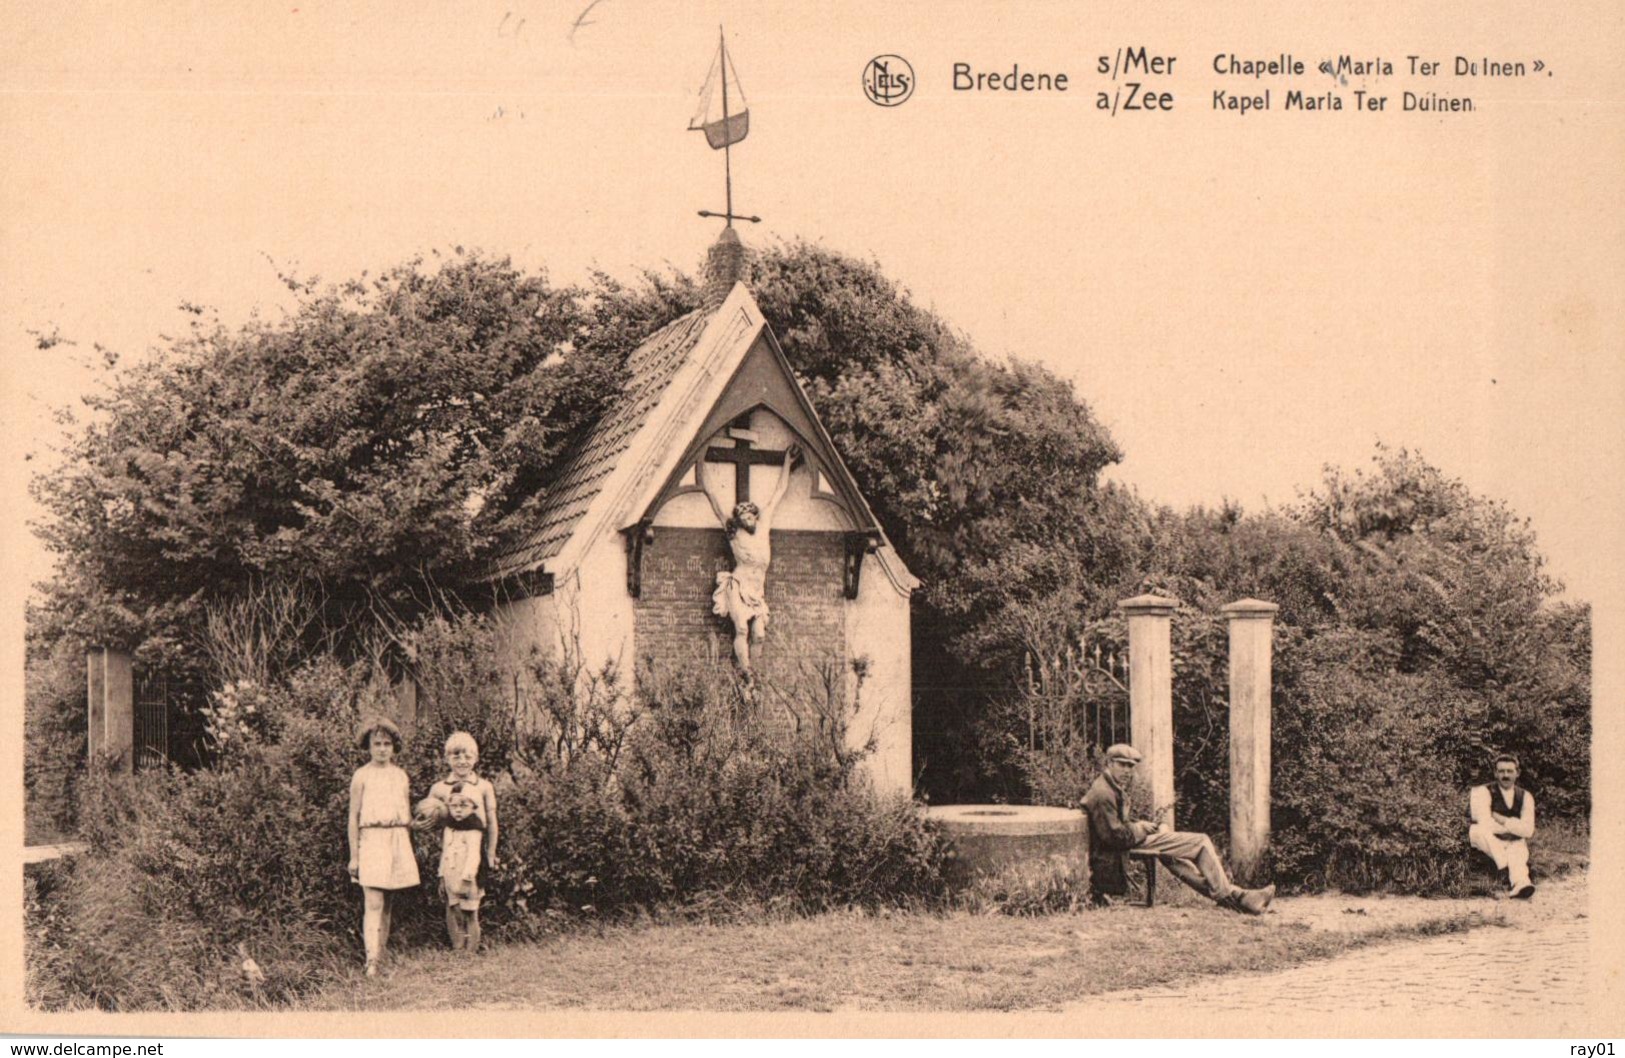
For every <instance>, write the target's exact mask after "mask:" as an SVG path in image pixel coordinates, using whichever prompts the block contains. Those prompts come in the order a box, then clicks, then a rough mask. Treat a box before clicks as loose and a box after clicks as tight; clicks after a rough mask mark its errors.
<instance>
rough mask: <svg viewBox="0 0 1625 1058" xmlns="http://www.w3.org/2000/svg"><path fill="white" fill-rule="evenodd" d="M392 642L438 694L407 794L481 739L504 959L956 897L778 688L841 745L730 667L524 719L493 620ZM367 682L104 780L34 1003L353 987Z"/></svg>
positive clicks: (404, 909) (491, 907)
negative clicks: (650, 922) (568, 934)
mask: <svg viewBox="0 0 1625 1058" xmlns="http://www.w3.org/2000/svg"><path fill="white" fill-rule="evenodd" d="M400 642H401V643H403V644H407V645H409V646H410V647H411V648H412V649H411V653H410V655H409V656H410V657H412V658H413V659H414V660H415V663H416V665H417V672H418V677H419V681H420V687H428V688H430V689H431V690H432V694H433V697H432V699H430V697H429V695H424V696H423V698H424V699H428V708H429V710H430V711H429V713H428V715H426V716H424V717H423V718H422V720H421V722H420V723H419V724H418V725H417V727H416V730H415V731H414V733H413V734H412V736H411V738H410V739H409V751H408V754H407V755H406V756H405V757H404V758H403V759H402V761H401V763H402V765H403V767H405V768H406V769H407V770H408V773H409V774H410V775H411V776H412V777H413V788H414V789H415V790H421V789H424V788H426V787H427V785H428V784H429V783H430V782H431V781H432V780H434V779H437V778H440V777H441V776H442V775H443V771H444V765H443V764H442V763H441V759H440V745H441V742H442V741H443V734H444V733H445V732H446V731H448V730H451V729H453V728H458V727H463V728H466V727H472V728H473V729H474V730H475V731H476V732H477V734H478V735H479V736H480V737H482V738H483V739H484V741H483V742H482V758H483V760H482V770H483V771H484V772H485V774H486V775H487V776H489V777H491V778H492V779H493V780H494V781H495V782H496V784H497V790H498V803H499V819H500V821H501V824H502V839H501V843H500V848H499V861H500V862H499V866H498V869H497V870H495V871H493V872H491V877H490V879H489V881H488V886H487V888H488V897H487V900H486V903H485V908H486V913H485V914H484V915H483V916H482V917H483V920H484V922H485V924H486V925H487V926H488V927H489V931H488V932H489V935H490V936H491V937H492V938H493V939H496V938H500V937H509V938H523V937H528V936H534V935H536V934H538V933H542V932H545V931H547V930H549V929H554V928H558V927H559V926H562V925H567V924H569V923H570V922H573V921H581V920H599V919H604V918H621V917H629V916H635V915H638V914H641V913H644V912H649V911H659V910H676V911H678V912H681V913H688V912H692V911H694V910H696V909H701V910H703V911H705V912H706V913H715V912H716V911H717V910H718V909H736V908H749V907H772V908H778V909H784V910H794V911H812V910H818V909H822V908H828V907H837V906H847V905H880V904H897V903H901V902H909V901H916V900H920V901H925V900H936V899H939V898H940V897H941V895H942V881H941V861H942V855H943V852H942V843H941V841H940V839H939V837H938V835H937V834H936V832H935V831H934V830H933V829H932V828H931V827H929V826H928V825H927V824H926V823H925V822H924V820H923V819H922V817H921V816H920V814H919V813H918V812H917V810H916V809H915V807H914V805H913V803H912V802H911V801H909V800H908V799H907V798H904V797H895V798H885V797H881V796H878V795H877V794H876V793H875V792H874V791H873V789H872V788H871V787H870V786H869V785H868V783H867V781H866V780H865V778H864V776H863V774H862V772H861V770H860V767H859V766H860V764H861V761H862V759H863V756H864V753H863V751H861V750H860V751H855V752H854V751H849V750H847V749H846V748H845V744H844V733H843V732H842V731H841V730H840V729H839V721H840V719H841V715H842V714H840V713H836V714H831V712H830V702H829V700H828V699H827V698H824V699H817V700H815V699H813V698H809V697H807V696H806V695H807V694H809V693H811V692H807V691H802V690H794V689H784V690H781V691H780V692H778V693H781V694H782V695H783V696H784V698H785V699H786V700H788V701H790V702H791V704H792V705H793V706H795V708H796V709H797V710H798V711H799V714H800V715H802V716H803V717H804V718H806V717H814V716H822V717H825V718H826V719H827V720H828V721H829V723H834V724H836V725H837V727H836V728H835V730H834V734H835V735H836V736H839V737H833V738H832V737H831V735H832V731H831V729H830V727H829V724H828V723H826V724H819V723H803V724H802V725H800V726H796V725H792V724H788V723H787V722H786V723H781V722H778V721H777V720H776V719H775V714H774V711H773V709H771V708H769V707H767V706H764V705H761V704H758V703H757V702H756V701H747V700H746V698H745V697H744V696H743V695H742V694H741V693H740V689H739V687H738V685H737V683H736V682H735V681H734V680H733V679H732V677H731V675H729V674H728V673H727V672H726V671H725V670H722V669H716V670H696V671H692V672H688V673H678V674H666V675H662V674H659V673H653V672H651V673H649V674H648V675H647V676H646V678H645V679H644V680H642V681H640V686H641V688H642V690H641V691H640V693H638V694H636V695H630V696H628V695H626V694H624V693H623V692H622V691H621V690H620V686H619V683H618V681H616V680H615V679H614V678H613V674H612V673H601V674H597V676H591V675H590V674H585V677H584V674H582V673H581V672H579V670H575V669H571V668H570V667H569V666H568V665H563V666H555V665H544V664H533V665H532V666H531V668H532V671H531V673H530V674H529V678H530V680H531V686H532V689H533V690H534V691H535V696H534V699H533V700H532V702H531V703H530V704H533V705H535V706H536V708H535V709H532V710H529V711H528V712H527V713H526V714H525V715H524V716H521V715H520V714H518V713H516V711H515V709H514V705H513V703H514V702H515V700H516V699H515V697H513V691H512V688H513V685H514V684H513V678H512V675H511V673H506V672H504V671H503V670H502V668H501V667H500V666H499V665H498V664H497V663H496V661H495V660H494V659H496V658H498V657H499V656H500V655H499V654H497V653H496V649H497V643H496V639H495V632H494V630H493V629H492V628H491V626H490V625H489V623H488V622H486V621H483V620H480V619H477V618H463V619H459V620H454V621H430V622H426V623H424V624H423V625H421V626H420V627H418V628H416V629H413V630H410V632H409V633H406V634H403V635H402V636H401V637H400ZM375 671H376V669H375V667H374V666H373V665H372V664H370V663H369V664H360V665H356V666H351V667H345V666H341V665H339V664H338V663H337V662H335V661H333V660H332V659H331V658H322V659H318V660H316V661H315V662H312V663H310V664H307V665H305V666H304V667H302V668H300V669H298V670H297V671H295V672H294V673H292V674H291V675H290V676H289V677H288V678H287V679H286V680H285V681H284V682H283V683H282V684H280V685H278V686H273V687H262V686H258V685H255V684H252V683H236V684H233V685H232V686H231V688H230V695H229V696H227V697H229V698H230V700H231V702H232V703H233V704H232V707H231V708H230V709H225V708H224V707H222V709H221V712H220V716H221V717H226V716H227V714H228V713H229V715H230V716H231V717H233V718H235V719H233V720H232V721H231V723H232V727H231V730H232V732H233V734H232V735H231V737H229V738H225V739H220V740H217V742H216V746H215V750H216V754H215V756H216V759H215V761H214V763H213V764H212V766H210V767H208V768H204V769H202V770H199V771H197V772H194V773H182V772H180V771H176V770H170V771H165V772H143V773H141V774H140V775H139V776H131V775H127V774H118V773H115V772H113V771H112V770H111V769H110V768H108V767H107V766H105V765H99V766H97V767H95V768H93V769H92V770H91V773H90V774H89V776H88V778H87V779H86V781H85V783H84V788H83V790H82V797H81V814H82V820H83V833H84V836H85V839H86V841H87V842H88V843H89V845H90V851H89V853H88V854H87V855H86V856H85V857H83V858H82V860H81V862H80V863H78V864H77V865H76V867H75V868H74V869H73V870H72V871H71V872H68V873H67V874H66V875H64V876H63V877H62V878H60V879H57V878H54V877H53V879H52V881H51V883H50V884H49V885H45V886H36V887H35V889H33V890H31V893H32V894H33V899H32V902H31V904H30V908H29V914H30V923H31V925H30V929H31V941H30V974H31V976H30V994H31V996H33V997H35V1000H36V1001H37V1002H40V1003H42V1004H46V1005H49V1006H53V1007H61V1006H74V1005H94V1006H99V1007H103V1008H107V1009H116V1010H131V1009H148V1008H176V1009H183V1008H198V1007H220V1006H255V1005H265V1004H276V1003H282V1002H286V1001H288V1000H290V999H292V998H294V997H297V996H298V995H301V994H303V993H305V992H307V991H310V990H312V989H314V988H317V987H320V986H321V985H322V984H324V983H327V982H329V981H331V980H333V979H334V978H335V977H337V976H338V975H340V974H342V973H344V972H345V971H346V969H350V970H353V969H354V967H355V966H357V965H358V964H359V961H360V952H361V943H360V937H359V925H360V921H359V920H360V917H361V916H360V910H361V909H360V900H359V893H358V891H357V889H356V887H355V886H354V885H353V884H352V883H351V882H350V880H349V877H348V873H347V870H346V864H347V859H348V850H347V847H346V841H345V830H346V813H347V807H348V792H349V782H350V776H351V775H352V773H353V772H354V770H355V768H356V767H358V766H359V765H360V764H361V763H363V760H364V757H363V755H362V753H361V752H360V751H359V750H358V749H357V748H356V747H355V744H354V742H353V737H354V730H355V727H356V724H357V721H358V719H359V718H360V717H361V716H363V715H370V714H372V713H374V712H377V711H380V710H382V709H384V708H385V707H387V706H390V705H392V704H393V702H394V696H393V695H392V693H391V692H390V691H389V690H388V689H387V688H381V687H380V684H379V683H378V682H377V681H376V680H375V679H373V673H374V672H375ZM856 683H857V685H858V686H859V687H861V679H859V680H857V681H856ZM769 690H770V689H768V688H763V690H762V693H761V699H762V700H763V701H767V700H770V699H771V694H770V693H769ZM216 700H217V702H224V701H225V700H226V699H225V697H220V696H217V699H216ZM250 704H252V705H253V706H254V708H253V710H252V711H250V710H248V709H247V706H248V705H250ZM854 704H855V703H854ZM843 708H845V707H844V706H843ZM245 718H250V719H245ZM487 747H489V749H487ZM493 764H497V765H505V766H506V770H503V771H500V772H498V771H494V770H493V768H492V765H493ZM438 845H439V843H438V841H437V840H435V839H434V838H433V837H429V838H414V846H415V847H416V849H417V853H418V858H419V867H420V874H421V876H422V878H423V881H424V885H423V886H422V887H421V888H420V889H418V890H416V891H412V892H407V893H404V894H399V895H398V896H397V898H396V907H395V913H394V930H393V933H392V936H391V945H392V947H393V948H396V949H399V948H402V947H410V946H412V945H414V944H422V943H437V944H438V943H439V942H440V938H441V936H442V930H443V928H444V925H443V916H442V913H441V907H440V905H439V902H438V900H437V899H436V898H435V897H434V895H433V894H434V879H435V876H436V874H437V867H438V864H437V862H436V857H437V853H438ZM35 923H37V924H38V925H37V926H36V925H35ZM35 930H37V931H38V936H37V937H36V936H35V933H34V932H33V931H35ZM247 959H251V960H252V961H253V963H254V965H255V966H257V968H258V971H259V974H258V975H250V974H247V973H245V972H244V960H247ZM250 977H253V978H254V979H252V980H251V979H250Z"/></svg>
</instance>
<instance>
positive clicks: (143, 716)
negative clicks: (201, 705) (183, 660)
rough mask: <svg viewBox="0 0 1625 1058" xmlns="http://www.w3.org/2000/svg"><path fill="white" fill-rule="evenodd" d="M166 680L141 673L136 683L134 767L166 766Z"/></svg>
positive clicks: (167, 727) (167, 699)
mask: <svg viewBox="0 0 1625 1058" xmlns="http://www.w3.org/2000/svg"><path fill="white" fill-rule="evenodd" d="M169 690H170V689H169V677H167V676H165V675H164V674H163V673H161V672H153V673H145V672H144V673H140V674H138V675H137V676H136V679H135V766H136V769H137V770H140V769H143V768H161V767H163V766H164V765H165V764H167V763H169V703H170V693H169Z"/></svg>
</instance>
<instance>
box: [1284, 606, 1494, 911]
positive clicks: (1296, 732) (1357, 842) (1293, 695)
mask: <svg viewBox="0 0 1625 1058" xmlns="http://www.w3.org/2000/svg"><path fill="white" fill-rule="evenodd" d="M1392 650H1393V647H1392V645H1391V644H1389V643H1387V642H1386V641H1384V640H1383V639H1382V637H1379V636H1373V635H1370V634H1358V633H1346V632H1336V633H1329V634H1325V635H1321V636H1318V637H1315V638H1313V639H1310V640H1308V641H1306V642H1304V643H1303V644H1302V646H1301V648H1299V649H1297V650H1294V651H1288V652H1286V653H1285V656H1283V658H1282V659H1281V661H1282V664H1281V665H1280V667H1279V668H1278V672H1279V673H1280V676H1281V689H1280V692H1279V693H1280V695H1281V697H1282V698H1283V699H1285V701H1286V703H1287V704H1286V706H1285V707H1284V708H1280V709H1278V710H1277V711H1276V718H1275V725H1274V743H1275V753H1274V760H1275V777H1274V782H1273V786H1272V792H1273V797H1274V810H1273V813H1272V819H1273V826H1274V837H1273V841H1274V855H1275V866H1276V872H1277V877H1278V878H1280V879H1281V880H1282V881H1283V882H1285V883H1287V884H1290V885H1298V886H1308V887H1321V886H1336V887H1340V888H1345V889H1351V890H1364V889H1372V888H1391V889H1397V890H1402V891H1413V892H1438V891H1440V890H1441V889H1445V888H1451V887H1456V886H1459V885H1460V884H1461V881H1462V879H1463V876H1464V874H1465V871H1466V869H1467V866H1468V863H1469V860H1468V854H1467V846H1466V826H1467V824H1466V815H1465V814H1466V797H1465V791H1464V788H1463V786H1462V780H1461V778H1460V777H1459V776H1458V774H1457V771H1456V768H1455V761H1456V760H1457V759H1458V756H1459V748H1460V743H1461V742H1462V740H1463V739H1466V738H1470V737H1471V732H1474V731H1476V730H1479V729H1481V728H1482V725H1483V721H1484V712H1485V707H1484V705H1483V703H1482V702H1481V701H1479V700H1478V699H1476V698H1474V697H1473V696H1471V695H1467V694H1464V693H1463V692H1461V691H1460V690H1459V689H1456V688H1454V687H1452V686H1451V685H1450V684H1449V683H1448V682H1447V681H1445V680H1442V679H1439V678H1437V677H1435V676H1428V675H1415V674H1404V673H1396V672H1394V671H1393V670H1392V667H1391V664H1392Z"/></svg>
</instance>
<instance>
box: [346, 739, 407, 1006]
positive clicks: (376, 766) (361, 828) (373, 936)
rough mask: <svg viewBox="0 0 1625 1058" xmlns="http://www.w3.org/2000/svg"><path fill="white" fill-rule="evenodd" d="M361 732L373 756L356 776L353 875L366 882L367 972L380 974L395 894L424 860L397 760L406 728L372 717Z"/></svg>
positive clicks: (353, 782) (353, 878)
mask: <svg viewBox="0 0 1625 1058" xmlns="http://www.w3.org/2000/svg"><path fill="white" fill-rule="evenodd" d="M357 734H358V736H359V738H358V741H359V742H360V744H361V748H363V749H365V750H367V751H368V753H370V754H371V756H372V759H371V760H370V761H369V762H368V763H366V764H363V765H362V766H361V767H359V768H357V769H356V772H355V777H354V778H352V779H351V780H350V828H349V829H350V880H351V881H354V882H357V883H359V884H360V886H361V893H362V916H361V940H362V943H363V944H364V945H365V946H366V949H367V976H368V977H374V976H377V973H378V960H379V959H381V958H382V957H383V954H384V949H385V948H386V947H388V945H389V916H390V907H389V905H390V897H391V895H392V894H393V893H394V891H395V890H397V889H411V888H413V887H414V886H416V885H417V884H418V863H417V858H416V857H415V856H413V854H412V839H411V837H410V835H409V833H408V828H409V826H410V825H411V821H412V808H411V793H410V784H409V782H408V780H407V778H406V772H404V771H402V770H401V768H400V767H399V765H397V764H395V763H394V760H395V756H396V754H398V753H400V751H401V729H400V728H398V727H396V726H395V725H394V724H392V723H390V722H389V721H388V720H381V719H380V720H369V721H366V722H365V723H363V724H362V725H361V728H360V730H359V731H358V732H357Z"/></svg>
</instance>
